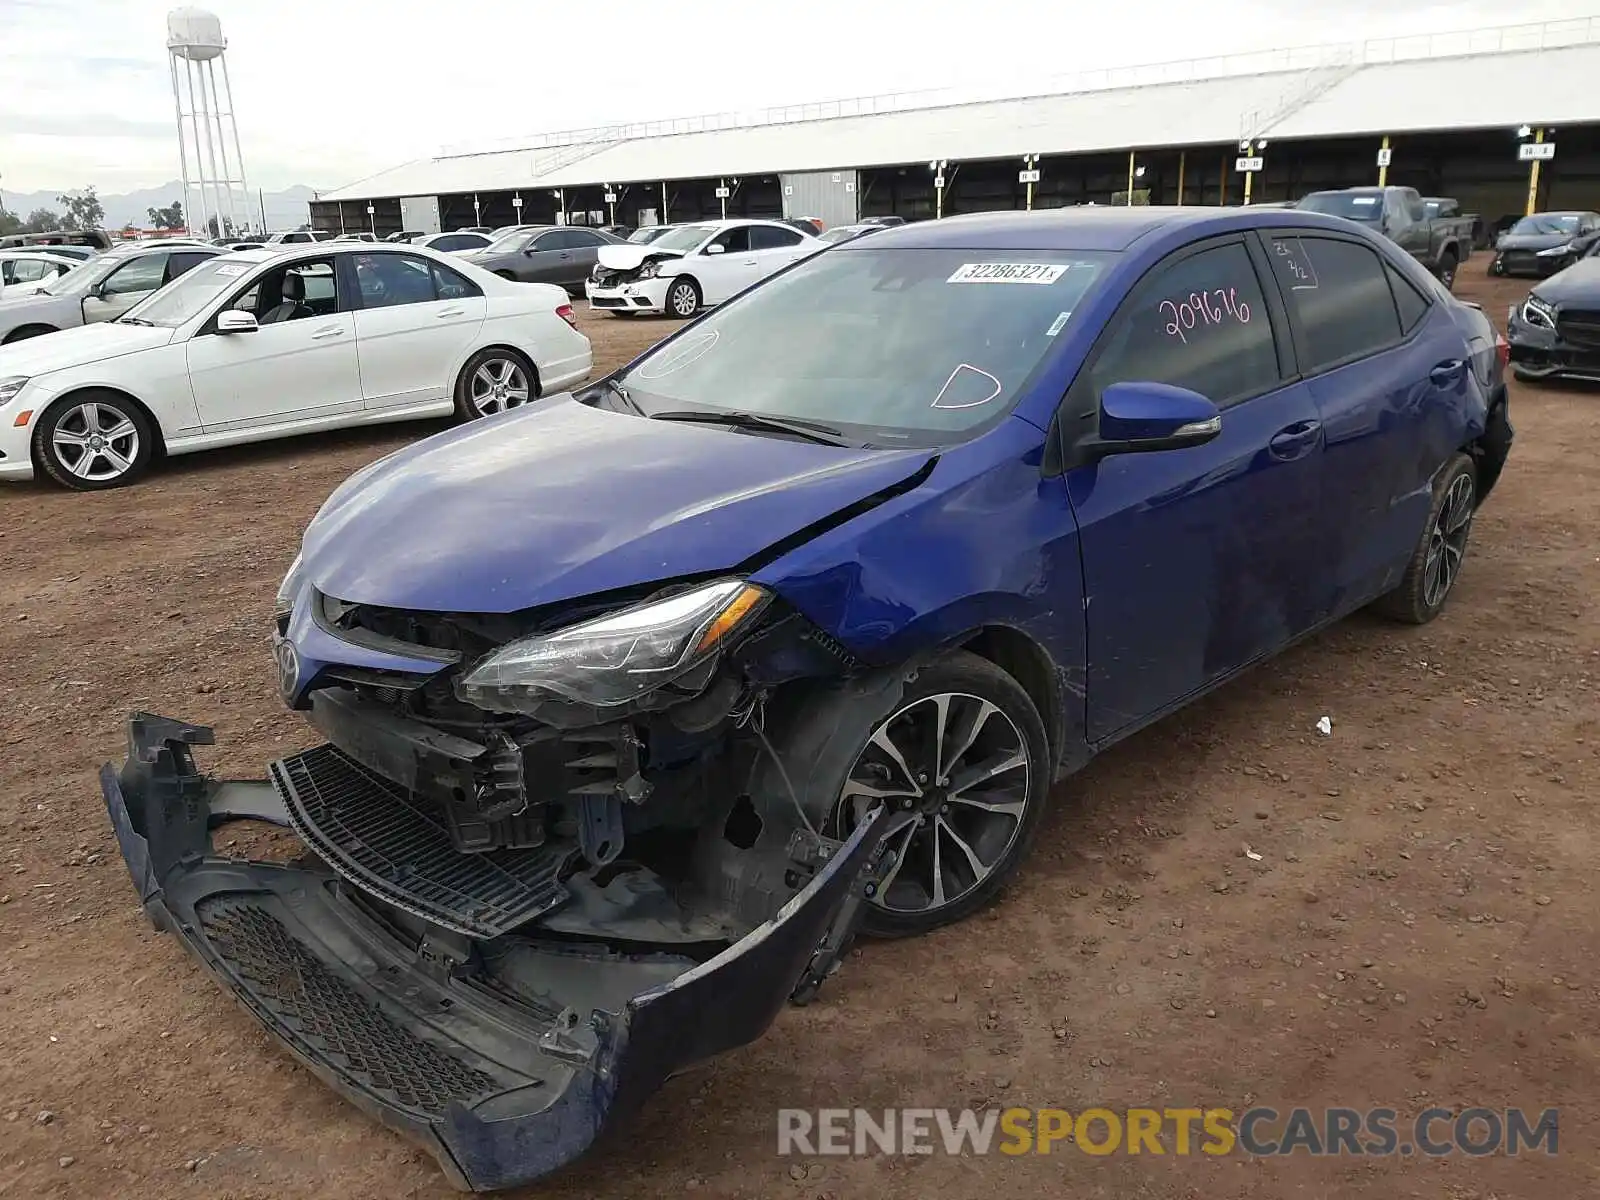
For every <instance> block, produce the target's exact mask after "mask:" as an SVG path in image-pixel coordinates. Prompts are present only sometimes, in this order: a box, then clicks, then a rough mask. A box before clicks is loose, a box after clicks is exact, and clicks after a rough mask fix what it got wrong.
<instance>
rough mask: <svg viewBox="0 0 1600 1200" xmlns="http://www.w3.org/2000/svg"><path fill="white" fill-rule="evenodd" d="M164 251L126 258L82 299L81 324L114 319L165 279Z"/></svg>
mask: <svg viewBox="0 0 1600 1200" xmlns="http://www.w3.org/2000/svg"><path fill="white" fill-rule="evenodd" d="M168 257H169V255H168V254H167V252H166V251H156V252H152V253H150V254H140V255H138V256H136V257H134V258H130V259H128V261H127V262H125V263H123V264H122V265H121V266H120V267H118V268H117V269H116V270H115V271H113V272H111V274H109V275H107V276H106V277H105V279H104V280H102V281H101V283H100V286H99V287H98V288H96V289H95V291H94V293H93V294H91V295H88V296H85V297H84V298H83V323H84V324H85V325H93V324H94V323H95V322H97V321H114V320H116V318H118V317H120V316H121V315H122V314H123V313H125V312H127V311H128V310H129V309H130V308H132V307H133V306H134V305H135V304H137V303H139V301H141V300H143V299H144V298H145V297H146V296H148V295H149V294H150V293H151V292H153V291H155V290H156V289H157V288H158V287H160V286H161V285H162V284H163V283H164V282H165V281H166V272H167V258H168Z"/></svg>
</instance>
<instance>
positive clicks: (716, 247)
mask: <svg viewBox="0 0 1600 1200" xmlns="http://www.w3.org/2000/svg"><path fill="white" fill-rule="evenodd" d="M727 252H728V248H727V247H726V246H724V245H723V244H722V243H721V242H712V243H711V245H709V246H707V247H706V253H707V254H726V253H727Z"/></svg>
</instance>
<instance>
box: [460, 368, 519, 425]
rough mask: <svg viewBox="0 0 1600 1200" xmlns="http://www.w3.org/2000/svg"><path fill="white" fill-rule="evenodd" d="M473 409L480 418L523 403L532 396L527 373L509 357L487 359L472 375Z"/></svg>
mask: <svg viewBox="0 0 1600 1200" xmlns="http://www.w3.org/2000/svg"><path fill="white" fill-rule="evenodd" d="M471 395H472V407H473V409H474V410H475V411H477V412H478V413H479V414H480V415H482V416H485V417H487V416H490V415H491V414H493V413H498V412H505V411H506V410H507V409H511V408H517V407H519V406H520V405H523V404H526V403H527V402H528V401H529V399H530V398H532V395H533V389H532V388H531V387H529V386H528V374H527V372H526V371H524V370H523V368H522V364H521V363H519V362H517V361H516V360H515V359H512V358H489V359H485V360H484V361H483V362H482V363H480V364H479V365H478V369H477V370H476V371H474V372H473V373H472V383H471Z"/></svg>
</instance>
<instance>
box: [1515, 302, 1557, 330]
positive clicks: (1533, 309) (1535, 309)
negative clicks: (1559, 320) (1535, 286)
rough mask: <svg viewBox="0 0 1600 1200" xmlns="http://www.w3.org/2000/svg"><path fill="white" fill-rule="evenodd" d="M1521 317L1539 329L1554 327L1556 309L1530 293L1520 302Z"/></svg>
mask: <svg viewBox="0 0 1600 1200" xmlns="http://www.w3.org/2000/svg"><path fill="white" fill-rule="evenodd" d="M1522 319H1523V320H1524V321H1526V322H1527V323H1528V324H1529V325H1534V326H1537V327H1538V328H1540V329H1554V328H1555V327H1556V310H1555V309H1553V308H1551V307H1550V306H1549V305H1548V304H1546V303H1545V302H1544V301H1543V300H1541V299H1539V297H1537V296H1533V295H1530V296H1529V297H1528V298H1527V299H1526V300H1524V301H1523V302H1522Z"/></svg>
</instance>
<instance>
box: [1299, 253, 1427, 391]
mask: <svg viewBox="0 0 1600 1200" xmlns="http://www.w3.org/2000/svg"><path fill="white" fill-rule="evenodd" d="M1268 251H1269V253H1268V257H1269V258H1270V259H1271V261H1272V269H1273V271H1274V272H1275V273H1276V274H1277V277H1278V284H1279V286H1280V287H1281V288H1282V290H1283V293H1284V299H1285V300H1286V301H1287V303H1288V305H1289V313H1290V317H1291V318H1292V319H1293V320H1294V322H1295V323H1296V325H1297V326H1298V327H1299V333H1300V343H1301V345H1300V348H1301V352H1302V359H1303V361H1302V362H1301V368H1302V370H1304V371H1306V372H1308V373H1309V372H1312V371H1322V370H1326V369H1328V368H1329V367H1333V366H1336V365H1338V364H1340V363H1344V362H1349V361H1351V360H1354V359H1358V358H1364V357H1367V356H1369V355H1373V354H1377V353H1379V352H1380V351H1383V350H1386V349H1388V348H1389V347H1390V346H1393V345H1395V344H1396V343H1398V342H1399V341H1400V340H1401V338H1402V337H1403V336H1404V335H1403V333H1402V330H1401V326H1400V314H1399V310H1398V309H1397V308H1396V306H1395V296H1394V293H1393V291H1392V290H1391V289H1390V286H1389V270H1388V268H1387V267H1386V266H1385V264H1384V262H1383V260H1382V259H1381V258H1380V257H1379V256H1378V252H1377V251H1376V250H1373V249H1371V248H1370V247H1368V246H1363V245H1361V244H1360V243H1358V242H1351V241H1345V240H1344V239H1342V238H1332V237H1325V236H1321V235H1309V236H1308V235H1304V234H1298V233H1294V234H1288V233H1286V234H1282V235H1274V236H1272V237H1270V238H1269V239H1268Z"/></svg>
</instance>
